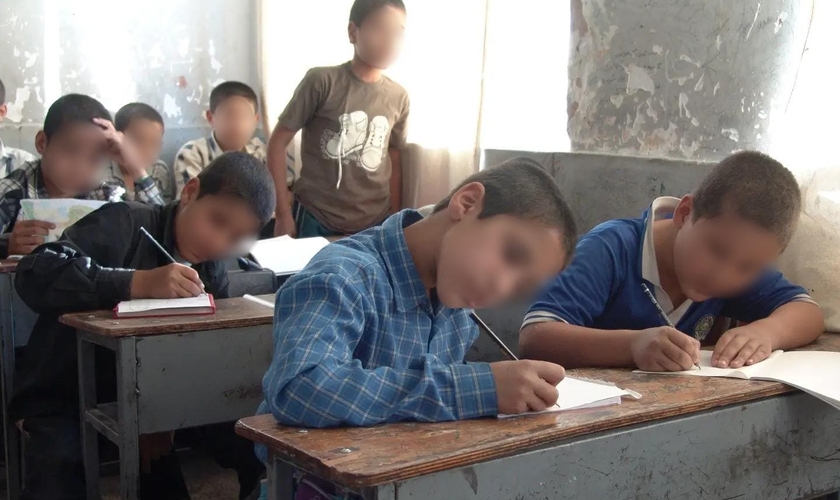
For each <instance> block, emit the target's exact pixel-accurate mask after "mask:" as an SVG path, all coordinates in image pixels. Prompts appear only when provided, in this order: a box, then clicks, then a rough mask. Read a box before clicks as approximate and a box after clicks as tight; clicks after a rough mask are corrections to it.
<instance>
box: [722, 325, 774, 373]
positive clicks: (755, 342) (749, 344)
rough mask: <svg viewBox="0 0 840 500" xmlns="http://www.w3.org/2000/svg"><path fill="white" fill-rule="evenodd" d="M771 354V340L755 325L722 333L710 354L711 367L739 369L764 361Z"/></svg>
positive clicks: (767, 334)
mask: <svg viewBox="0 0 840 500" xmlns="http://www.w3.org/2000/svg"><path fill="white" fill-rule="evenodd" d="M772 352H773V339H772V338H771V336H770V334H769V333H767V332H766V331H765V330H763V329H762V328H761V327H760V326H757V325H746V326H742V327H740V328H733V329H731V330H729V331H728V332H726V333H724V334H723V335H722V336H721V337H720V340H718V342H717V345H715V351H714V352H713V353H712V366H717V367H720V368H741V367H742V366H745V365H746V366H749V365H754V364H756V363H758V362H759V361H764V360H765V359H767V357H768V356H770V353H772Z"/></svg>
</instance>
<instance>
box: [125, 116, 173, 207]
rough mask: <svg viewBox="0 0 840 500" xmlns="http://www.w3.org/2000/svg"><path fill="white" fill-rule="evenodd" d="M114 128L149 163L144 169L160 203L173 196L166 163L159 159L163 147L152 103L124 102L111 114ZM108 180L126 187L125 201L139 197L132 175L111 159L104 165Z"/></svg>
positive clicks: (159, 121)
mask: <svg viewBox="0 0 840 500" xmlns="http://www.w3.org/2000/svg"><path fill="white" fill-rule="evenodd" d="M114 128H115V129H117V132H120V133H121V134H123V135H125V137H126V138H127V139H128V140H129V141H131V143H132V144H133V145H134V148H135V149H136V150H137V156H138V158H139V159H140V161H141V163H142V164H143V165H150V167H149V169H148V170H147V173H148V175H149V177H151V178H152V180H154V182H155V184H156V185H157V187H158V190H159V191H160V195H161V198H162V199H163V202H164V203H169V202H170V201H172V199H173V197H174V196H175V193H174V190H175V187H174V179H173V177H172V172H171V171H170V170H169V167H168V166H166V163H164V162H163V161H161V160H160V150H161V148H163V132H164V125H163V117H162V116H160V113H158V112H157V111H156V110H155V109H154V108H153V107H151V106H149V105H148V104H144V103H142V102H132V103H129V104H126V105H125V106H123V107H122V108H120V109H119V111H117V114H115V115H114ZM108 170H109V178H110V183H111V184H114V185H117V186H121V187H123V188H124V189H125V190H126V196H125V197H126V199H127V200H128V201H139V200H138V199H137V196H136V195H135V193H134V184H135V181H136V179H133V178H131V174H130V172H128V171H126V169H125V167H124V166H122V165H120V164H118V163H117V162H115V161H112V162H111V163H110V164H109V165H108Z"/></svg>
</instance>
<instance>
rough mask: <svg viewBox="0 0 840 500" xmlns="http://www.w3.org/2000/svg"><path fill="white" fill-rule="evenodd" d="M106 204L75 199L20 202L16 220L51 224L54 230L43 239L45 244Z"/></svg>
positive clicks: (54, 239)
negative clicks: (39, 221)
mask: <svg viewBox="0 0 840 500" xmlns="http://www.w3.org/2000/svg"><path fill="white" fill-rule="evenodd" d="M105 203H107V202H104V201H93V200H76V199H72V198H71V199H53V200H21V201H20V213H19V214H18V220H41V221H45V222H52V223H53V224H55V229H53V230H52V231H50V234H49V236H47V237H46V238H45V241H46V243H50V242H53V241H56V240H57V239H58V238H59V236H61V234H62V233H64V231H65V230H66V229H67V228H68V227H70V226H72V225H73V224H75V223H77V222H79V220H81V219H82V218H83V217H84V216H86V215H87V214H89V213H91V212H93V211H94V210H96V209H98V208H99V207H101V206H102V205H104V204H105Z"/></svg>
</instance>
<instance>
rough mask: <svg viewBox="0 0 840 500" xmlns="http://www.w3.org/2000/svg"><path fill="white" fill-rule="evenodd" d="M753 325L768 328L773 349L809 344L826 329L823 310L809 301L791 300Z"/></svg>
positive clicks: (792, 347)
mask: <svg viewBox="0 0 840 500" xmlns="http://www.w3.org/2000/svg"><path fill="white" fill-rule="evenodd" d="M752 325H753V326H756V327H761V328H763V329H766V331H767V332H769V333H770V335H771V337H772V339H773V349H783V350H784V349H794V348H796V347H801V346H804V345H808V344H810V343H811V342H813V341H814V340H816V339H817V338H818V337H819V336H820V335H822V333H823V332H824V331H825V319H824V318H823V314H822V311H820V308H819V307H818V306H817V305H815V304H811V303H809V302H789V303H787V304H785V305H783V306H781V307H779V308H778V309H776V310H775V311H773V314H771V315H770V316H768V317H767V318H766V319H762V320H759V321H756V322H755V323H752Z"/></svg>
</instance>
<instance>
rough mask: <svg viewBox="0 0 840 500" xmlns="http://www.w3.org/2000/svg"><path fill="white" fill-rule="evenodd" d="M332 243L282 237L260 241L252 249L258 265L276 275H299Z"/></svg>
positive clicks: (323, 240) (318, 239) (322, 240)
mask: <svg viewBox="0 0 840 500" xmlns="http://www.w3.org/2000/svg"><path fill="white" fill-rule="evenodd" d="M329 244H330V242H329V241H327V239H326V238H298V239H295V238H290V237H289V236H280V237H279V238H271V239H268V240H259V241H257V242H256V243H254V246H253V247H251V255H253V256H254V259H256V261H257V263H258V264H259V265H261V266H262V267H264V268H266V269H271V270H272V271H274V274H279V275H288V274H295V273H299V272H301V271H302V270H303V268H304V267H306V265H307V264H309V261H310V260H312V257H315V254H317V253H318V252H320V251H321V250H322V249H323V248H324V247H325V246H327V245H329Z"/></svg>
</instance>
